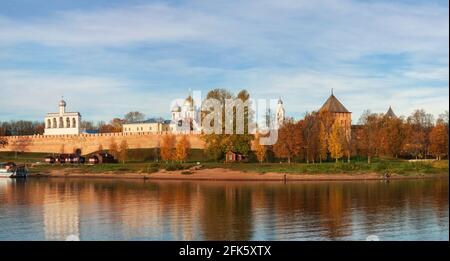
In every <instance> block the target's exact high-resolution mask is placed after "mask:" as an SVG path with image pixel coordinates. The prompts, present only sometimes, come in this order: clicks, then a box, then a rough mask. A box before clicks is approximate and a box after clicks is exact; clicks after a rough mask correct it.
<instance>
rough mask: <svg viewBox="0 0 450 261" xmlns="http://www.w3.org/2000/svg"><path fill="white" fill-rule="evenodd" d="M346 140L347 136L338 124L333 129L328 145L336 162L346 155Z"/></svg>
mask: <svg viewBox="0 0 450 261" xmlns="http://www.w3.org/2000/svg"><path fill="white" fill-rule="evenodd" d="M344 139H345V136H344V133H343V130H342V128H341V126H339V124H338V123H337V122H336V123H335V124H333V127H332V128H331V134H330V139H329V145H328V150H329V151H330V154H331V157H332V158H334V159H335V160H336V162H338V160H339V159H340V158H342V156H343V155H344Z"/></svg>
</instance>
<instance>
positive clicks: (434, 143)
mask: <svg viewBox="0 0 450 261" xmlns="http://www.w3.org/2000/svg"><path fill="white" fill-rule="evenodd" d="M430 152H431V153H432V154H433V155H434V156H435V157H436V158H437V159H438V160H441V158H442V157H443V156H446V155H447V154H448V126H446V125H445V123H444V121H438V122H437V123H436V125H435V126H434V127H433V129H432V130H431V132H430Z"/></svg>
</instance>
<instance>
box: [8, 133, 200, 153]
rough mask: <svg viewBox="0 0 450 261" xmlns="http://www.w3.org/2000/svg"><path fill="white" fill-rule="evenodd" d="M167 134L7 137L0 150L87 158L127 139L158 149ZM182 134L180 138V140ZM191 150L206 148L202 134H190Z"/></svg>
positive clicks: (133, 146) (134, 146) (130, 144)
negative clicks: (75, 152)
mask: <svg viewBox="0 0 450 261" xmlns="http://www.w3.org/2000/svg"><path fill="white" fill-rule="evenodd" d="M164 135H168V134H166V133H160V134H155V133H150V132H140V133H99V134H79V135H32V136H5V137H3V138H5V139H6V140H7V141H8V145H7V146H6V147H4V148H0V151H20V152H47V153H62V152H64V153H72V152H74V151H75V150H76V149H80V150H81V153H82V154H83V155H85V154H89V153H91V152H95V151H97V150H98V148H99V146H100V145H102V147H103V149H109V145H110V144H111V141H112V140H114V141H115V142H116V143H117V145H119V144H120V142H121V141H122V140H124V139H125V140H126V141H127V143H128V147H129V148H130V149H139V148H155V147H159V144H160V142H161V140H162V137H163V136H164ZM180 137H181V135H178V136H177V139H179V138H180ZM188 138H189V141H190V144H191V148H194V149H203V148H204V142H203V141H202V140H201V138H200V135H195V134H190V135H188Z"/></svg>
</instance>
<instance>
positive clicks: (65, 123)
mask: <svg viewBox="0 0 450 261" xmlns="http://www.w3.org/2000/svg"><path fill="white" fill-rule="evenodd" d="M80 123H81V114H80V113H79V112H66V102H65V101H64V100H61V101H60V102H59V112H56V113H47V116H46V117H45V130H44V135H65V134H80V133H82V132H84V130H83V129H82V128H81V127H80Z"/></svg>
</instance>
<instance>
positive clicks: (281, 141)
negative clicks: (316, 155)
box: [273, 121, 302, 164]
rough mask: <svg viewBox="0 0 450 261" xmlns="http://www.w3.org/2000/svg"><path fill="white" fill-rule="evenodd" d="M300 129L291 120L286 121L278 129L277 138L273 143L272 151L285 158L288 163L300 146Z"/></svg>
mask: <svg viewBox="0 0 450 261" xmlns="http://www.w3.org/2000/svg"><path fill="white" fill-rule="evenodd" d="M301 131H302V130H301V129H300V128H299V126H298V125H297V124H295V123H294V122H292V121H287V122H285V123H284V124H283V126H282V127H281V128H280V129H279V130H278V140H277V142H276V143H275V144H274V145H273V152H274V153H275V156H276V157H278V158H286V159H287V160H288V163H289V164H290V163H291V160H292V158H293V157H294V156H296V155H298V153H299V152H300V150H301V148H302V146H301V144H302V136H301Z"/></svg>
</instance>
